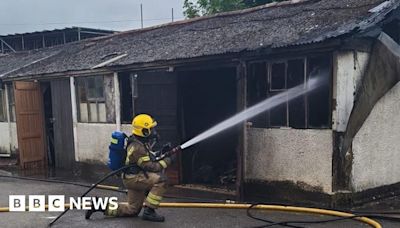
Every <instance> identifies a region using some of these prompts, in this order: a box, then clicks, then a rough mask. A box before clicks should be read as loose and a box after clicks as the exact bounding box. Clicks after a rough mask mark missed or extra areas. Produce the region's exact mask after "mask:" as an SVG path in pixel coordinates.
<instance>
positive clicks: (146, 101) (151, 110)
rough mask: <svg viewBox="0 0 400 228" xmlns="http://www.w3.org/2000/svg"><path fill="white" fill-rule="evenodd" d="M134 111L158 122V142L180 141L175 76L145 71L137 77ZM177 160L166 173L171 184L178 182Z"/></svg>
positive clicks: (174, 142)
mask: <svg viewBox="0 0 400 228" xmlns="http://www.w3.org/2000/svg"><path fill="white" fill-rule="evenodd" d="M135 113H136V114H140V113H146V114H150V115H152V116H153V117H154V118H155V119H156V121H157V122H158V126H157V132H158V133H159V134H160V136H161V141H160V143H161V144H163V143H166V142H171V143H172V144H173V146H174V145H178V143H180V142H179V141H178V140H179V137H178V121H177V119H178V118H177V77H176V75H175V74H173V73H167V72H146V73H141V74H139V77H138V99H137V100H136V102H135ZM179 169H180V166H179V162H176V163H175V165H173V166H172V167H170V168H168V171H167V175H168V178H169V182H170V183H171V184H178V183H179V182H180V175H179V173H180V172H179Z"/></svg>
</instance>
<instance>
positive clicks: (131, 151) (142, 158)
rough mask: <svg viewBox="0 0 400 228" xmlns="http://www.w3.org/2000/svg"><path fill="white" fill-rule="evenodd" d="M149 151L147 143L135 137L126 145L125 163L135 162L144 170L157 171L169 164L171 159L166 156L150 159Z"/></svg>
mask: <svg viewBox="0 0 400 228" xmlns="http://www.w3.org/2000/svg"><path fill="white" fill-rule="evenodd" d="M149 151H150V148H149V147H148V145H147V144H145V143H142V142H140V141H139V140H137V139H134V140H132V141H131V142H130V143H129V145H128V147H127V156H126V165H129V164H135V163H136V164H137V165H138V166H139V167H140V168H142V169H143V170H145V171H148V172H155V173H158V172H161V171H162V170H163V169H166V168H167V167H168V166H169V165H170V164H171V159H170V158H168V157H167V158H164V159H163V160H160V161H152V159H151V158H150V153H149Z"/></svg>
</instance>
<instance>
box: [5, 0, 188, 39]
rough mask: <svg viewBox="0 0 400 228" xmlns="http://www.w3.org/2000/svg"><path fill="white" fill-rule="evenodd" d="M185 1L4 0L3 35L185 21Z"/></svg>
mask: <svg viewBox="0 0 400 228" xmlns="http://www.w3.org/2000/svg"><path fill="white" fill-rule="evenodd" d="M183 1H184V0H1V6H0V35H6V34H13V33H25V32H33V31H41V30H46V29H55V28H64V27H71V26H80V27H90V28H100V29H111V30H118V31H123V30H129V29H134V28H139V27H140V4H141V3H142V4H143V15H144V16H143V18H144V26H145V27H146V26H150V25H155V24H162V23H166V22H170V21H171V17H172V16H171V15H172V12H171V9H172V8H174V17H175V20H182V19H183V13H182V11H183V10H182V6H183Z"/></svg>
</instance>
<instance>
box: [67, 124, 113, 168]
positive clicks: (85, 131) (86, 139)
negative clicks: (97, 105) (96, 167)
mask: <svg viewBox="0 0 400 228" xmlns="http://www.w3.org/2000/svg"><path fill="white" fill-rule="evenodd" d="M116 129H117V126H116V125H115V124H96V123H77V124H76V134H77V151H75V155H76V158H77V160H78V161H80V162H88V163H97V164H99V163H104V164H105V163H107V161H108V146H109V144H110V140H111V133H112V132H113V131H115V130H116Z"/></svg>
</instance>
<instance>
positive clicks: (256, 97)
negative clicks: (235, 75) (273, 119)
mask: <svg viewBox="0 0 400 228" xmlns="http://www.w3.org/2000/svg"><path fill="white" fill-rule="evenodd" d="M267 78H268V76H267V64H266V62H261V63H253V64H251V65H250V67H249V73H248V80H247V104H248V106H249V107H250V106H252V105H255V104H257V103H258V102H260V101H262V100H264V99H265V98H266V97H267V88H268V87H267ZM249 121H250V122H251V123H253V125H252V126H253V127H259V128H263V127H267V116H266V114H265V112H263V113H262V114H260V115H258V116H256V117H254V118H252V119H250V120H249Z"/></svg>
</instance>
